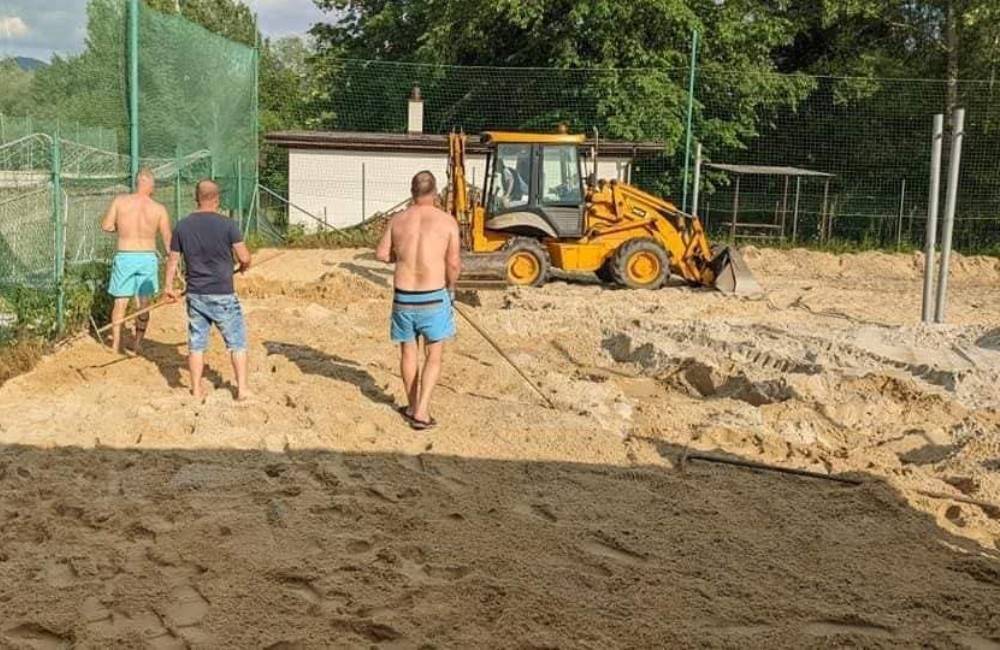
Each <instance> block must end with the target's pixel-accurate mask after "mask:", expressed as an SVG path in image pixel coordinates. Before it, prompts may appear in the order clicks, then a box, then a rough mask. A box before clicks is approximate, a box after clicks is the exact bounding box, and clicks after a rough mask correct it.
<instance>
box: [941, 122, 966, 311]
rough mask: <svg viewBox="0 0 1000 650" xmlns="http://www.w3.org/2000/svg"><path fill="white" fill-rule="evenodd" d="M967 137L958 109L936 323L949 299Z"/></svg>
mask: <svg viewBox="0 0 1000 650" xmlns="http://www.w3.org/2000/svg"><path fill="white" fill-rule="evenodd" d="M964 136H965V109H964V108H956V109H955V114H954V116H953V117H952V133H951V157H950V159H949V161H948V194H947V195H946V196H945V199H944V224H942V226H941V269H940V273H939V275H938V293H937V304H936V306H935V309H934V321H935V322H938V323H943V322H944V312H945V309H944V308H945V304H946V303H947V299H948V263H949V262H950V259H951V235H952V231H953V230H954V228H955V207H956V206H957V205H958V172H959V167H960V165H961V162H962V138H963V137H964Z"/></svg>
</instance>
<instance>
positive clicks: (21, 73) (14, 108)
mask: <svg viewBox="0 0 1000 650" xmlns="http://www.w3.org/2000/svg"><path fill="white" fill-rule="evenodd" d="M32 76H33V74H32V73H31V72H28V71H26V70H22V69H21V66H19V65H17V63H16V62H15V61H14V60H13V59H0V88H3V94H0V113H3V114H5V115H17V116H23V115H27V114H28V112H29V110H30V108H31V96H30V92H31V78H32Z"/></svg>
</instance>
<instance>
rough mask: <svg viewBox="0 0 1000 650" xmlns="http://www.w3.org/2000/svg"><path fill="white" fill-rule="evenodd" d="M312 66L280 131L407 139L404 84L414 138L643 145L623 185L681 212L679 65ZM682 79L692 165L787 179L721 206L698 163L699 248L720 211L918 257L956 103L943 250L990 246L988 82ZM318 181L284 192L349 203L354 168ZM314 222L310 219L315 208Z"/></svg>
mask: <svg viewBox="0 0 1000 650" xmlns="http://www.w3.org/2000/svg"><path fill="white" fill-rule="evenodd" d="M317 61H318V63H316V64H314V66H313V67H312V68H309V69H308V72H307V73H304V74H303V75H301V78H300V79H299V80H298V82H297V83H295V84H290V85H289V87H290V88H293V89H294V92H295V95H294V96H289V97H285V98H277V101H278V103H281V104H282V105H283V106H285V107H286V108H285V112H286V113H287V114H290V117H289V119H287V120H286V124H285V125H284V126H285V127H286V128H287V129H301V130H306V131H322V130H336V131H341V132H366V133H398V134H401V133H403V132H405V130H406V128H407V102H406V99H407V97H408V96H409V95H410V93H411V90H412V88H413V87H414V86H419V88H420V89H421V95H422V98H423V101H424V109H423V110H424V122H423V126H424V131H425V132H426V133H430V134H445V133H448V132H450V131H452V130H464V131H465V132H467V133H473V134H474V133H478V132H480V131H483V130H486V129H515V130H541V131H551V130H553V129H554V128H555V127H556V126H557V125H558V124H560V123H562V124H566V125H568V126H569V128H570V129H571V130H573V131H575V132H583V133H587V134H591V133H593V130H594V129H595V128H596V129H597V130H598V131H599V132H600V135H601V137H602V138H605V139H613V140H618V141H623V142H626V143H627V142H641V143H647V144H648V143H656V144H657V145H658V152H657V153H653V154H650V153H648V152H647V153H643V154H641V155H638V156H637V157H636V158H635V160H634V164H633V165H632V167H631V170H630V171H631V180H632V182H634V183H635V184H637V185H639V186H641V187H643V188H644V189H647V190H650V191H653V192H655V193H658V194H660V195H663V196H665V197H668V198H671V199H672V200H674V201H675V202H676V203H677V204H678V205H681V203H682V196H683V194H684V182H685V181H684V179H685V173H684V172H685V166H686V165H687V167H688V169H689V174H688V179H691V178H692V177H693V173H690V171H691V167H692V166H693V163H692V161H691V158H692V157H693V156H692V157H689V156H688V155H687V152H686V147H685V144H686V119H687V111H688V109H689V96H688V92H687V80H688V78H689V74H690V69H688V68H685V67H682V68H677V69H670V70H664V69H616V70H611V69H578V70H565V69H543V68H518V69H510V68H488V67H458V66H445V65H424V64H415V63H393V62H385V61H360V60H336V59H317ZM695 72H696V75H695V77H696V85H695V93H694V96H693V98H692V99H693V101H692V103H691V106H690V109H691V111H692V113H693V128H692V131H693V139H694V140H696V141H698V142H701V144H702V145H703V152H704V156H705V160H706V162H707V163H716V164H720V163H721V164H730V165H742V166H754V167H757V168H761V167H763V168H777V167H781V168H789V167H790V168H794V170H796V171H795V174H797V175H790V174H789V173H784V174H783V173H780V172H779V171H778V170H774V169H768V170H765V171H766V172H767V173H761V174H755V175H744V176H743V177H742V178H741V180H740V189H739V197H738V200H736V201H734V199H736V198H737V197H735V196H734V195H735V190H736V175H734V174H732V173H728V172H726V171H723V170H721V169H718V168H712V167H710V166H705V167H704V169H703V174H702V178H701V180H702V183H701V186H700V192H699V200H698V206H697V212H698V213H699V215H700V216H702V217H703V218H704V219H705V220H706V221H707V222H708V226H709V229H710V232H711V234H712V235H713V236H715V237H717V238H728V237H731V236H732V234H733V232H732V229H731V227H730V224H731V223H732V222H733V216H734V215H733V213H734V208H735V212H736V220H737V221H738V223H740V224H741V227H740V229H739V230H737V232H736V233H735V234H736V236H737V238H738V239H750V238H754V239H761V240H763V241H766V242H769V243H787V244H791V243H792V241H793V227H794V230H795V232H794V242H795V243H796V244H800V245H830V246H833V245H837V246H843V245H846V246H852V247H869V248H870V247H881V248H901V249H902V248H911V247H917V248H918V247H921V246H922V244H923V239H924V229H925V219H926V214H927V196H928V182H929V181H928V179H929V159H930V144H931V125H932V120H933V116H934V114H936V113H945V112H947V109H948V107H949V106H950V105H951V104H957V105H958V106H962V107H964V108H965V109H966V115H967V118H966V128H965V148H964V153H963V160H962V172H961V178H960V198H959V209H958V214H957V217H956V224H955V245H956V248H957V249H959V250H961V251H964V252H972V253H974V252H991V251H997V250H998V248H1000V165H998V164H997V162H996V159H997V154H998V153H1000V101H998V99H1000V88H997V87H996V84H994V83H991V82H980V81H960V82H957V83H955V84H953V85H951V86H950V85H949V84H948V83H947V82H945V81H940V80H919V79H915V80H908V79H878V78H846V77H842V78H838V77H815V76H809V75H804V74H779V73H776V72H772V71H760V72H759V74H757V75H755V76H753V77H752V78H745V79H739V80H736V81H734V80H733V77H732V75H731V74H729V73H728V71H725V70H719V69H714V68H712V67H711V66H706V67H705V68H697V69H696V71H695ZM287 107H294V108H291V109H289V108H287ZM947 149H948V147H947V146H946V147H945V150H946V155H945V164H946V165H947V162H948V161H947V154H948V151H947ZM268 159H269V160H272V161H274V160H277V159H278V156H275V155H269V156H268ZM279 165H280V163H279ZM276 166H277V165H274V164H272V168H271V169H270V171H271V172H272V175H273V171H274V169H273V168H274V167H276ZM369 167H371V166H369ZM381 171H382V172H385V171H386V170H381ZM281 172H282V174H287V173H288V170H285V169H282V170H281ZM804 172H814V173H813V174H805V173H804ZM317 173H319V172H317ZM379 173H380V170H379V169H374V170H373V169H369V170H368V174H367V177H366V186H365V188H364V193H365V194H366V196H367V197H376V196H381V195H384V194H386V192H387V191H388V190H387V189H386V188H388V187H389V184H388V181H385V180H383V181H381V182H382V185H383V186H384V187H383V186H380V185H379V183H380V180H379V179H380V175H379ZM331 174H332V172H328V173H327V176H324V177H323V178H322V179H320V178H318V177H316V178H312V177H310V179H305V178H304V177H301V178H300V179H299V184H300V186H301V185H302V183H303V182H312V183H313V184H314V185H316V187H315V188H313V189H311V190H310V189H309V188H306V189H307V190H308V191H312V192H314V193H322V192H327V193H328V192H329V191H331V190H329V189H328V188H329V187H334V188H336V189H335V190H332V191H335V192H339V193H349V194H351V195H352V196H353V195H354V194H357V195H358V197H360V195H361V193H362V190H361V189H360V188H359V187H358V183H359V182H360V181H359V179H360V178H361V175H360V173H359V172H357V170H353V169H351V170H349V172H345V176H344V178H339V177H336V176H335V175H331ZM313 176H315V174H313ZM826 178H829V187H827V183H826V182H825V179H826ZM690 182H691V181H690V180H689V181H688V183H689V185H688V188H687V189H688V195H691V194H693V191H692V190H693V188H692V187H691V186H690ZM324 184H325V185H324ZM796 189H797V190H798V192H796ZM307 193H308V192H307ZM796 195H797V197H798V200H797V201H796ZM293 198H294V197H293ZM354 198H357V197H354ZM393 198H395V194H393ZM331 203H332V202H331ZM694 210H695V207H694V206H689V211H694ZM315 214H318V215H319V216H322V209H318V210H317V211H315ZM328 216H331V220H334V221H337V220H336V219H333V216H334V215H328ZM352 218H354V219H360V216H357V217H354V216H352ZM793 222H794V223H793ZM744 226H745V227H744Z"/></svg>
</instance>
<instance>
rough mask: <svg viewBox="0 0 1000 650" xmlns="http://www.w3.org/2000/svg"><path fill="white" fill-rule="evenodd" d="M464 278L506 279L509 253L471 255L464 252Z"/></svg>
mask: <svg viewBox="0 0 1000 650" xmlns="http://www.w3.org/2000/svg"><path fill="white" fill-rule="evenodd" d="M462 277H463V278H475V279H497V280H504V279H506V278H507V252H506V251H500V252H497V253H469V252H466V251H463V252H462Z"/></svg>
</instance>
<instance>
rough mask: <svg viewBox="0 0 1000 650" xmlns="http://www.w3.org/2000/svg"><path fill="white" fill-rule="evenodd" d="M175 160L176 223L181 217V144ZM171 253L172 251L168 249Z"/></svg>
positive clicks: (178, 146) (176, 150) (176, 151)
mask: <svg viewBox="0 0 1000 650" xmlns="http://www.w3.org/2000/svg"><path fill="white" fill-rule="evenodd" d="M174 156H175V160H176V163H175V164H176V165H177V173H176V174H174V223H177V222H178V221H180V219H181V146H180V145H179V144H178V145H177V148H176V149H175V154H174ZM167 253H168V254H169V253H170V251H167Z"/></svg>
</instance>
